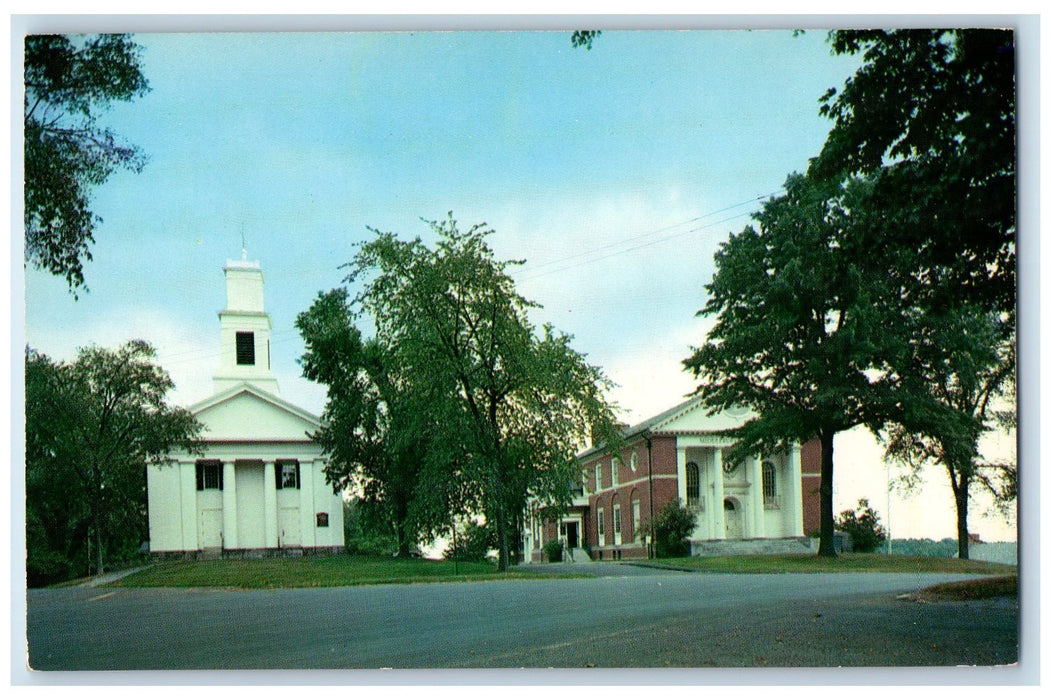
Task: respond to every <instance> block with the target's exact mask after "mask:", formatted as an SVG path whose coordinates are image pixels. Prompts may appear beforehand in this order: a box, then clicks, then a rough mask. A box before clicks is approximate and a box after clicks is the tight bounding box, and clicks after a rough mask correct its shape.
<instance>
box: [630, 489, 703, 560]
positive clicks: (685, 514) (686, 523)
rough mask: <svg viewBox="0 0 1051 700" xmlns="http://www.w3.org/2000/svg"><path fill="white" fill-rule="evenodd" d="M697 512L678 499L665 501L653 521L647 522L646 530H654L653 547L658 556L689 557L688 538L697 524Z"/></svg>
mask: <svg viewBox="0 0 1051 700" xmlns="http://www.w3.org/2000/svg"><path fill="white" fill-rule="evenodd" d="M696 521H697V514H696V513H694V512H693V511H692V510H690V509H689V508H686V507H684V506H682V505H681V504H679V502H678V501H669V502H668V503H665V504H664V505H663V506H662V507H661V508H660V510H658V511H657V514H656V515H655V516H653V522H652V523H646V524H645V525H644V526H643V527H644V529H645V531H646V532H647V533H648V532H651V531H652V532H653V548H654V554H656V556H657V557H660V558H663V557H688V556H689V555H690V543H689V541H688V538H689V536H690V533H692V532H693V528H694V526H695V525H696Z"/></svg>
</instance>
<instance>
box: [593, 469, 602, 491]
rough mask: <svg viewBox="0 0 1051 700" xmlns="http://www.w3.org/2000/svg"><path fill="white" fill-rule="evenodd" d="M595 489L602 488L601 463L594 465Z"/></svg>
mask: <svg viewBox="0 0 1051 700" xmlns="http://www.w3.org/2000/svg"><path fill="white" fill-rule="evenodd" d="M595 490H596V491H601V490H602V464H601V463H599V464H596V465H595Z"/></svg>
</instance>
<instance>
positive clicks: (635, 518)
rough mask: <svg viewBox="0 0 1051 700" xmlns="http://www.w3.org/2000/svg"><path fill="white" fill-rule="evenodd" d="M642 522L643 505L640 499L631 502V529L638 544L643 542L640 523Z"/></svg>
mask: <svg viewBox="0 0 1051 700" xmlns="http://www.w3.org/2000/svg"><path fill="white" fill-rule="evenodd" d="M641 520H642V504H641V503H639V501H638V499H635V500H633V501H632V502H631V529H632V532H633V533H634V534H635V538H634V541H635V543H636V544H639V543H641V542H642V527H641V523H640V521H641Z"/></svg>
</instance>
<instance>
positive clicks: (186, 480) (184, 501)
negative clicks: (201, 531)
mask: <svg viewBox="0 0 1051 700" xmlns="http://www.w3.org/2000/svg"><path fill="white" fill-rule="evenodd" d="M179 492H180V496H181V498H180V501H181V507H182V511H181V513H180V520H181V521H182V533H181V534H180V542H181V548H182V549H184V550H192V549H200V548H201V544H200V542H198V541H197V462H196V461H192V462H179Z"/></svg>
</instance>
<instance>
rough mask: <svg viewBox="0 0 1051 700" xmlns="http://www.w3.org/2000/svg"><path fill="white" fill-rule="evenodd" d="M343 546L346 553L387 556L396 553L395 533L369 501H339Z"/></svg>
mask: <svg viewBox="0 0 1051 700" xmlns="http://www.w3.org/2000/svg"><path fill="white" fill-rule="evenodd" d="M343 546H344V549H346V551H347V554H363V555H373V556H390V555H391V554H392V553H394V552H397V551H398V531H397V529H396V528H395V527H393V526H392V524H391V522H390V521H389V520H388V519H387V517H386V514H385V513H384V512H383V510H382V508H379V507H377V504H376V503H374V502H371V501H365V500H362V499H360V498H351V499H350V500H346V501H344V502H343Z"/></svg>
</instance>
